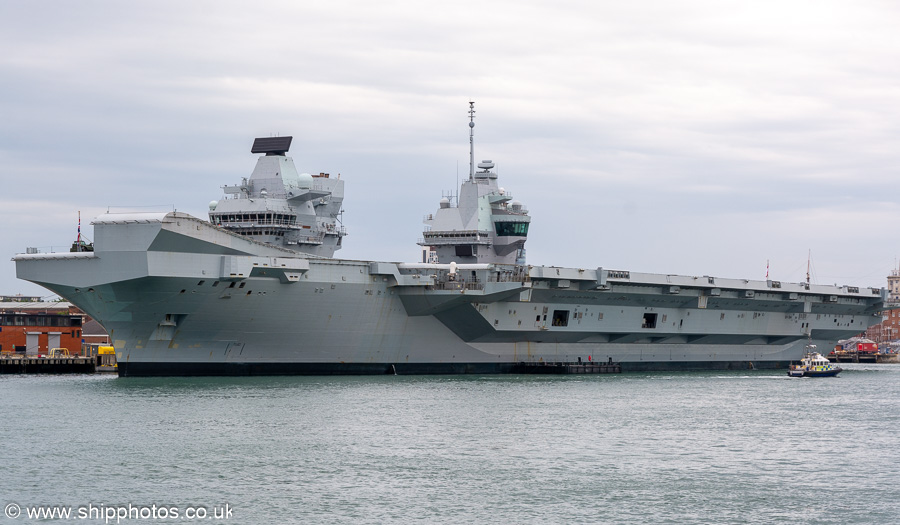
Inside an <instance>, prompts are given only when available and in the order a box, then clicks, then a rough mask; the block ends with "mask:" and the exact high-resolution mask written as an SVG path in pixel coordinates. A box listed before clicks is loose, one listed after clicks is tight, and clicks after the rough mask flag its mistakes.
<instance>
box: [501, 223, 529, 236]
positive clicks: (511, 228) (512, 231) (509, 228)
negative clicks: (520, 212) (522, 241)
mask: <svg viewBox="0 0 900 525" xmlns="http://www.w3.org/2000/svg"><path fill="white" fill-rule="evenodd" d="M494 228H496V230H497V235H498V236H500V237H505V236H509V235H516V236H519V237H525V236H526V235H528V223H527V222H495V223H494Z"/></svg>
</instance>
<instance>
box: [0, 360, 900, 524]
mask: <svg viewBox="0 0 900 525" xmlns="http://www.w3.org/2000/svg"><path fill="white" fill-rule="evenodd" d="M844 366H845V371H844V372H843V373H842V374H841V375H840V376H839V377H837V378H831V379H790V378H788V377H787V376H786V375H785V372H784V371H733V372H710V373H677V374H667V373H652V374H621V375H599V376H418V377H410V376H383V377H382V376H378V377H265V378H149V379H139V378H129V379H119V378H116V377H109V376H5V377H0V396H2V404H0V415H2V425H0V443H2V446H0V472H2V476H0V479H2V481H0V504H2V505H4V506H5V510H6V512H7V514H6V516H4V517H3V518H0V521H4V522H9V523H32V522H34V521H37V520H36V519H30V518H28V517H27V512H29V511H32V510H33V508H34V507H36V506H62V507H70V508H71V509H72V510H71V512H72V516H76V513H77V512H78V510H79V509H80V510H82V512H86V511H89V510H90V509H97V510H98V512H97V515H96V516H93V515H88V516H87V518H86V519H81V520H76V519H75V518H74V517H73V518H70V519H69V520H65V519H63V520H59V519H58V518H57V519H55V520H53V519H51V520H47V521H48V522H53V521H79V522H82V523H105V522H107V523H116V522H117V521H118V522H119V523H138V522H145V521H146V522H163V523H182V522H183V523H195V522H197V521H200V520H198V519H193V520H189V519H187V518H186V516H185V512H186V511H187V509H194V510H195V511H196V510H197V509H200V508H203V509H204V511H205V512H206V513H207V516H208V517H207V518H206V519H205V520H202V521H206V522H231V523H242V524H269V523H283V522H296V523H410V522H417V523H784V522H791V523H841V524H845V523H898V522H900V459H898V448H897V437H898V432H900V366H897V365H856V364H850V365H844ZM129 505H130V506H131V509H132V514H131V517H130V518H126V519H123V520H118V519H117V517H113V518H112V519H106V517H107V516H109V515H110V514H109V513H108V511H109V510H110V509H113V510H115V511H116V512H119V509H120V508H126V509H127V508H129V507H128V506H129ZM154 506H155V508H154V509H153V510H154V512H155V513H156V516H157V518H156V519H153V518H152V517H146V518H145V519H141V516H140V512H141V511H143V509H147V511H146V512H144V516H148V515H149V514H150V510H149V509H151V508H153V507H154ZM163 508H165V509H166V514H167V515H166V517H165V518H162V517H161V512H160V510H161V509H163ZM16 509H19V514H18V515H16V514H15V511H16ZM173 509H175V512H173V511H172V510H173ZM226 509H227V510H230V511H231V514H226ZM10 512H12V515H11V514H10ZM176 515H177V516H178V517H177V518H176V517H175V516H176ZM194 515H196V512H195V514H194ZM11 516H12V517H11Z"/></svg>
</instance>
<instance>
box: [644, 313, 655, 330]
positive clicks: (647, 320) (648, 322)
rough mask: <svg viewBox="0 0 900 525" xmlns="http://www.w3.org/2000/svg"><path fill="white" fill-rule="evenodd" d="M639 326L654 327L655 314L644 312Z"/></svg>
mask: <svg viewBox="0 0 900 525" xmlns="http://www.w3.org/2000/svg"><path fill="white" fill-rule="evenodd" d="M641 328H656V314H644V319H643V320H642V321H641Z"/></svg>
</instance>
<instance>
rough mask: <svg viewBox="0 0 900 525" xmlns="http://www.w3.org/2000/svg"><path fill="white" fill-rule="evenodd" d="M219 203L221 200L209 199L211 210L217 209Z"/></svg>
mask: <svg viewBox="0 0 900 525" xmlns="http://www.w3.org/2000/svg"><path fill="white" fill-rule="evenodd" d="M218 205H219V201H209V211H216V206H218Z"/></svg>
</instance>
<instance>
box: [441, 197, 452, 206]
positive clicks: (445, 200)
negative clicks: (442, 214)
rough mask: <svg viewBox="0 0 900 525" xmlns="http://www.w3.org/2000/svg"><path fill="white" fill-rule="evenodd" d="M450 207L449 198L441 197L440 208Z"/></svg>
mask: <svg viewBox="0 0 900 525" xmlns="http://www.w3.org/2000/svg"><path fill="white" fill-rule="evenodd" d="M449 207H450V199H448V198H447V197H444V198H443V199H441V208H449Z"/></svg>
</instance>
